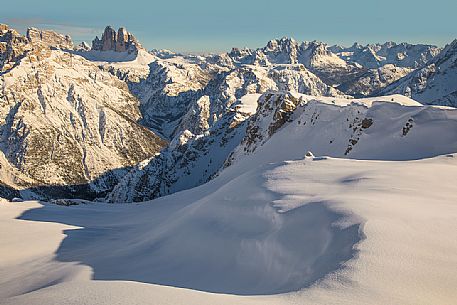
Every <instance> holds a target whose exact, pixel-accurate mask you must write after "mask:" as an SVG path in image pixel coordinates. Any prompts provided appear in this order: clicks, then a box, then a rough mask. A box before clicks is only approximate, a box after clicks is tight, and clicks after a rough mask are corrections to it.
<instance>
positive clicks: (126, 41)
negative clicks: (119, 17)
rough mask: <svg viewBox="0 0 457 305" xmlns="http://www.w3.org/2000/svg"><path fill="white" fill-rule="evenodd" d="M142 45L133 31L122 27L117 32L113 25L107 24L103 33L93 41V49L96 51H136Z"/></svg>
mask: <svg viewBox="0 0 457 305" xmlns="http://www.w3.org/2000/svg"><path fill="white" fill-rule="evenodd" d="M140 48H141V45H140V44H139V42H138V41H137V39H136V38H135V36H133V35H132V34H131V33H129V32H128V31H127V30H126V29H125V28H123V27H121V28H119V29H118V31H117V32H116V30H115V29H113V28H112V27H111V26H107V27H106V28H105V31H104V32H103V34H102V38H101V39H99V38H98V36H97V37H95V39H94V40H93V41H92V50H96V51H115V52H126V51H127V52H129V53H131V52H136V51H138V49H140Z"/></svg>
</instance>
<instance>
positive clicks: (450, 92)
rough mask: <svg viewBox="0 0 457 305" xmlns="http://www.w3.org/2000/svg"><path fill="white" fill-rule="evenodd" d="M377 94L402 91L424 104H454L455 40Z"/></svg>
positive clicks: (456, 91) (456, 89) (456, 82)
mask: <svg viewBox="0 0 457 305" xmlns="http://www.w3.org/2000/svg"><path fill="white" fill-rule="evenodd" d="M381 93H386V94H391V93H400V94H404V95H407V96H410V97H412V98H413V99H415V100H417V101H419V102H421V103H424V104H434V105H445V106H454V107H455V106H457V40H454V41H453V42H452V43H450V44H449V45H447V46H446V47H445V48H444V49H443V50H442V51H441V53H440V54H439V55H438V56H436V57H435V58H434V59H433V60H431V61H430V62H429V63H427V65H425V66H424V67H421V68H419V69H417V70H415V71H413V72H412V73H411V74H409V75H407V76H405V77H404V78H402V79H400V80H398V81H397V82H395V83H393V84H391V85H389V86H388V87H386V88H385V89H383V90H382V91H381Z"/></svg>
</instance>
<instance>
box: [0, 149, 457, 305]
mask: <svg viewBox="0 0 457 305" xmlns="http://www.w3.org/2000/svg"><path fill="white" fill-rule="evenodd" d="M456 157H457V156H456V155H449V156H440V157H436V158H432V159H425V160H419V161H404V162H395V161H361V160H345V159H333V158H326V159H324V160H319V161H315V160H311V159H306V160H296V161H287V162H279V163H273V164H266V165H264V166H260V167H254V169H251V170H249V171H247V172H244V170H243V169H242V168H241V167H240V166H234V167H231V168H229V169H227V170H226V171H225V172H224V173H223V175H221V176H220V177H218V178H217V179H215V180H213V181H212V182H210V183H208V184H206V185H203V186H201V187H199V188H195V189H192V190H189V191H184V192H180V193H177V194H174V195H172V196H167V197H164V198H161V199H158V200H155V201H153V202H150V203H145V204H140V205H116V206H110V205H106V204H95V205H80V206H73V207H61V206H54V205H49V204H38V203H36V202H26V203H16V204H14V203H7V204H2V206H0V209H1V213H0V215H1V216H0V217H1V222H0V230H1V231H2V232H6V231H8V232H9V233H10V234H3V235H2V236H1V239H0V244H1V248H0V249H1V251H2V252H1V257H2V260H1V264H0V275H1V277H0V278H1V281H2V282H1V285H0V287H1V288H0V296H1V298H2V299H3V300H4V301H3V303H4V304H31V303H33V304H36V303H45V304H62V303H65V304H85V303H90V304H112V303H113V302H118V303H119V304H122V303H123V302H126V303H129V304H233V303H237V304H260V303H261V304H297V303H300V304H432V303H433V304H451V303H452V302H453V300H455V298H456V297H457V292H456V291H455V289H454V288H455V285H456V284H457V274H456V273H455V272H454V271H455V267H456V259H457V254H456V253H457V238H456V237H457V236H456V232H457V222H456V221H455V220H456V217H457V204H456V202H457V193H456V192H455V184H454V178H455V177H456V175H457V159H456ZM241 172H244V174H240V173H241ZM424 185H426V186H427V187H424ZM21 213H23V214H22V216H20V217H19V219H14V218H16V217H18V216H19V215H21ZM24 220H34V221H24ZM37 220H38V221H46V222H45V223H43V222H37ZM62 230H65V235H66V237H65V235H64V234H62ZM338 237H339V238H338ZM341 237H342V238H341ZM64 238H65V239H64ZM62 240H63V242H62ZM59 243H60V246H59ZM339 247H342V248H341V249H346V251H348V250H349V252H348V253H349V254H350V256H349V257H345V258H343V259H341V258H340V257H336V258H335V257H331V256H330V257H328V256H327V257H326V254H328V253H334V251H333V250H335V249H339ZM332 249H333V250H332ZM341 249H340V250H341ZM337 252H338V253H341V251H337ZM343 252H344V251H343ZM54 255H55V256H54ZM321 257H324V258H327V259H328V260H325V264H319V258H321ZM349 258H351V259H350V260H348V259H349ZM76 262H79V263H78V264H76ZM336 262H338V263H341V264H342V265H341V266H339V265H338V266H337V268H334V269H333V270H330V271H331V272H330V271H329V270H326V268H325V267H326V266H328V265H329V264H332V263H336ZM89 267H90V268H89ZM310 274H315V275H316V277H317V278H316V279H319V281H317V282H315V281H312V282H310V283H306V280H307V279H309V278H308V275H310ZM91 277H93V278H94V279H91ZM138 282H143V283H138ZM152 283H159V284H165V285H167V286H174V287H187V288H194V289H197V290H203V291H216V292H223V293H224V294H212V293H206V292H201V291H195V290H190V289H181V288H174V287H163V286H158V285H155V284H152ZM311 283H314V284H313V285H311V286H309V284H311ZM284 284H285V285H284ZM189 286H193V287H189ZM298 286H302V287H298ZM281 287H283V289H284V287H285V290H286V291H281ZM299 288H303V289H301V290H299V291H298V292H291V293H286V294H279V295H278V294H275V295H271V296H234V295H227V294H225V293H232V292H238V294H257V293H262V294H270V293H276V292H287V290H289V291H290V290H297V289H299ZM240 289H241V290H242V289H244V292H245V293H242V292H243V291H240ZM231 290H232V291H231ZM233 290H235V291H233ZM26 292H29V293H26ZM130 300H131V301H130Z"/></svg>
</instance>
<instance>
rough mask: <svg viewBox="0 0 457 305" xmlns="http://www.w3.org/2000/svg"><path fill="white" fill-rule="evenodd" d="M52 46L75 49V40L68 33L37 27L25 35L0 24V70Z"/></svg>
mask: <svg viewBox="0 0 457 305" xmlns="http://www.w3.org/2000/svg"><path fill="white" fill-rule="evenodd" d="M51 48H53V49H73V42H72V41H71V38H70V36H68V35H62V34H58V33H56V32H54V31H49V30H39V29H35V28H29V29H28V30H27V34H26V36H23V35H21V34H19V33H18V32H17V31H16V30H14V29H10V28H9V27H8V26H7V25H5V24H0V72H5V71H8V70H10V69H12V68H13V67H15V66H17V65H18V64H19V61H20V60H21V59H22V58H24V57H25V56H29V57H35V58H36V57H39V56H40V55H43V53H46V51H48V50H49V49H51ZM43 51H45V52H43ZM48 53H49V52H48Z"/></svg>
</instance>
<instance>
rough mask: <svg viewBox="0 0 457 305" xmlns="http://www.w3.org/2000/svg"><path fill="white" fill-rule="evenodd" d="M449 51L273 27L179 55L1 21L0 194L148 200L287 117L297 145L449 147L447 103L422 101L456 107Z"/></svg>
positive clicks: (111, 33)
mask: <svg viewBox="0 0 457 305" xmlns="http://www.w3.org/2000/svg"><path fill="white" fill-rule="evenodd" d="M456 54H457V43H456V42H455V41H454V42H452V43H450V44H449V45H447V46H446V47H445V48H443V49H441V48H439V47H436V46H431V45H412V44H407V43H400V44H396V43H393V42H388V43H383V44H371V45H366V46H362V45H359V44H357V43H356V44H354V45H353V46H351V47H341V46H329V45H327V44H325V43H323V42H318V41H311V42H302V43H299V42H296V41H295V40H294V39H291V38H281V39H275V40H271V41H269V42H268V43H267V44H266V46H265V47H262V48H258V49H246V48H243V49H240V48H233V49H232V50H231V51H230V52H227V53H222V54H210V55H204V56H202V55H182V54H178V53H174V52H172V51H168V50H152V51H147V50H145V49H144V48H143V47H142V46H141V44H140V43H139V42H138V40H137V39H136V38H135V36H134V35H133V34H131V33H129V32H128V31H127V30H126V29H124V28H120V29H119V30H117V31H116V30H114V29H113V28H112V27H106V29H105V31H104V33H103V34H102V35H101V38H98V37H96V38H95V39H94V40H93V41H92V46H89V44H87V43H82V44H80V45H78V46H75V45H74V44H73V43H72V40H71V38H70V37H69V36H68V35H62V34H58V33H55V32H53V31H48V30H39V29H34V28H31V29H29V30H28V31H27V33H26V35H25V36H23V35H21V34H19V33H18V32H17V31H15V30H14V29H11V28H9V27H8V26H6V25H0V71H1V72H0V88H1V91H0V120H1V130H0V133H1V142H0V151H1V153H0V181H1V184H0V185H1V187H0V192H1V194H0V195H1V196H2V197H5V198H9V199H12V198H13V197H22V198H25V199H59V198H69V197H74V198H83V199H90V200H101V201H108V202H132V201H144V200H148V199H153V198H157V197H161V196H164V195H168V194H171V193H175V192H178V191H181V190H185V189H189V188H192V187H195V186H198V185H201V184H204V183H206V182H208V181H210V180H212V179H213V178H214V177H216V176H217V175H219V174H220V173H221V171H223V170H224V169H225V168H227V167H230V166H231V165H232V164H233V163H236V162H239V160H240V159H243V158H245V156H247V155H250V154H252V153H253V152H254V151H256V150H257V149H258V147H260V146H263V145H266V143H267V142H268V140H269V139H270V138H271V137H272V135H273V134H275V133H277V132H280V131H281V130H284V129H293V130H294V132H298V133H299V134H300V136H299V137H298V138H297V139H296V141H297V143H300V144H299V145H302V146H303V154H304V153H305V152H306V150H311V151H313V152H318V153H319V154H325V155H329V156H334V157H342V156H344V157H347V158H363V159H376V158H378V157H379V156H380V153H379V151H383V152H385V151H386V150H387V151H388V152H389V153H383V154H382V156H383V157H382V159H387V160H405V159H414V158H423V157H427V156H434V155H437V154H442V153H448V152H451V151H453V149H455V147H454V146H453V145H454V144H453V143H455V141H454V140H452V139H448V138H447V137H441V140H437V139H436V138H437V137H438V136H440V131H439V129H438V128H437V127H436V126H437V125H436V124H439V125H440V126H441V127H443V128H447V129H449V130H455V127H456V126H455V118H454V116H453V115H450V113H453V110H452V108H445V107H429V106H423V105H438V106H451V107H455V106H457V82H456V75H457V74H456V71H455V69H456V67H457V55H456ZM398 94H401V95H398ZM388 113H395V116H388V115H386V114H388ZM450 137H452V135H450ZM276 139H278V137H276ZM446 140H448V142H446ZM451 140H452V141H451ZM453 141H454V142H453ZM297 143H290V142H287V141H286V142H284V144H283V145H284V149H287V147H288V145H294V144H297ZM417 143H422V144H417ZM426 143H434V144H433V147H431V144H430V145H428V146H427V144H426ZM446 143H447V145H446ZM417 145H419V146H420V145H422V146H421V147H418V146H417ZM414 148H416V150H415V149H414ZM297 157H298V156H297Z"/></svg>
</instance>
